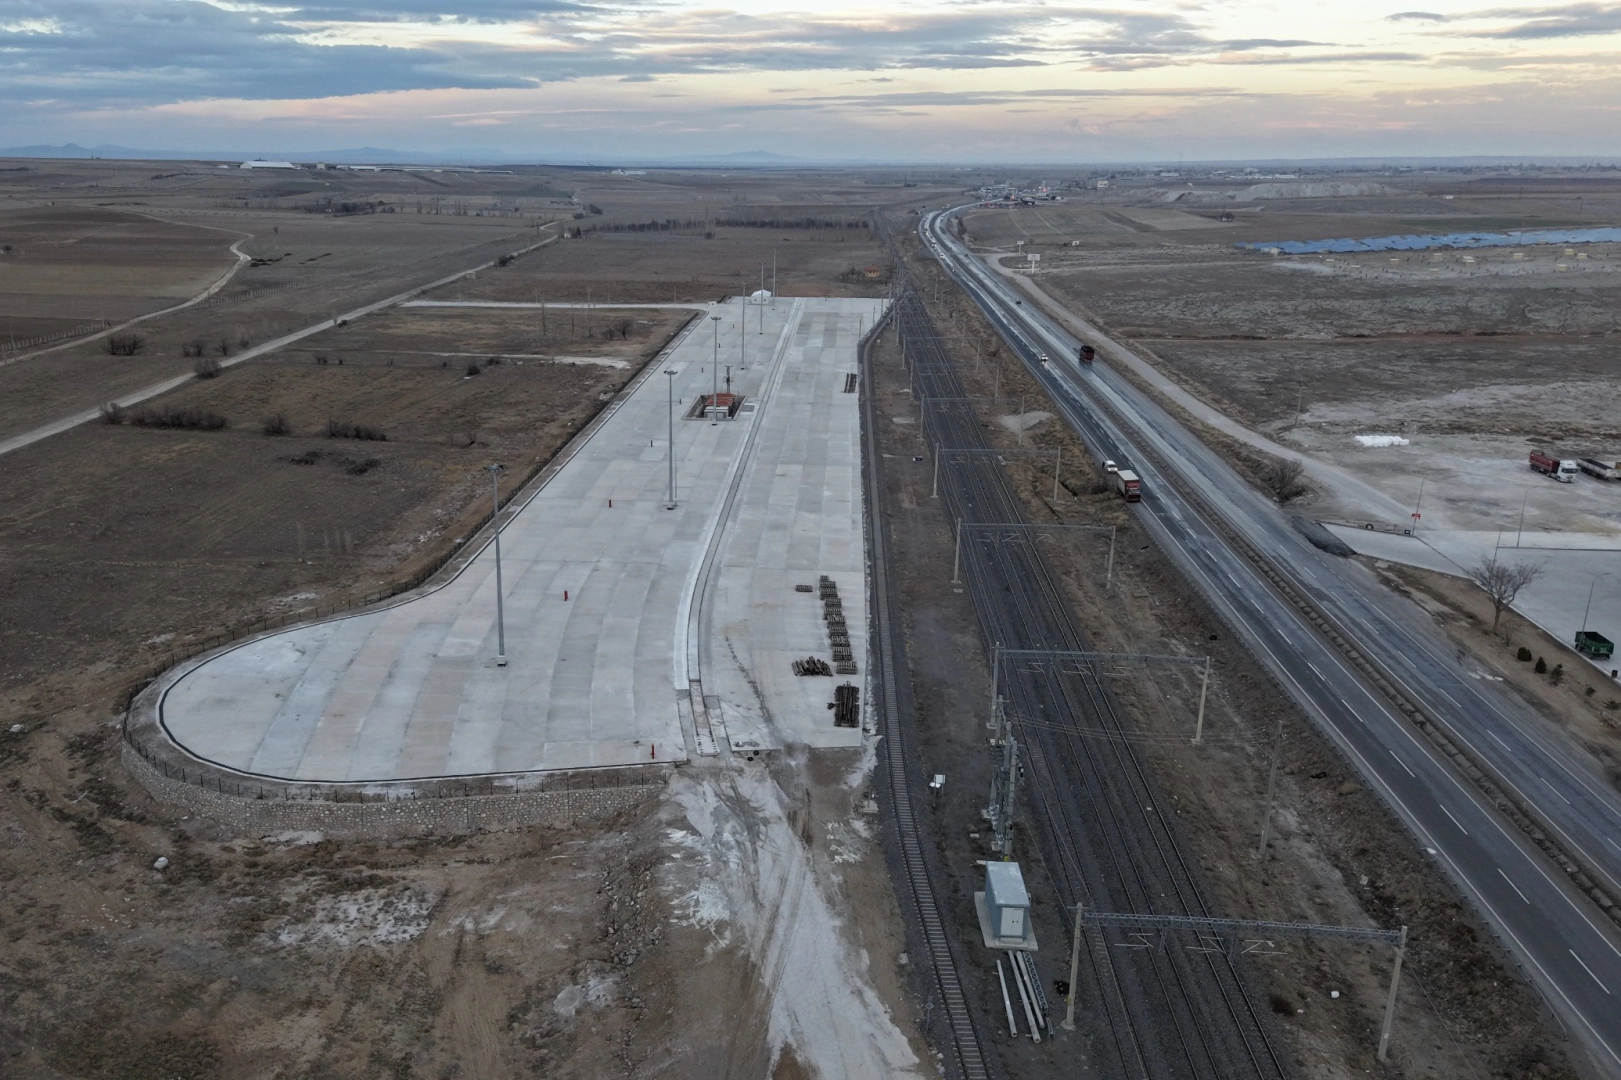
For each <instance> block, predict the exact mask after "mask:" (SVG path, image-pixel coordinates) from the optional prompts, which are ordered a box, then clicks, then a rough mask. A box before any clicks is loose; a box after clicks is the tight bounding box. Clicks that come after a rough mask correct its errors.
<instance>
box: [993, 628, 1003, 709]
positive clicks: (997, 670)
mask: <svg viewBox="0 0 1621 1080" xmlns="http://www.w3.org/2000/svg"><path fill="white" fill-rule="evenodd" d="M1001 698H1002V643H1001V642H1000V641H998V642H996V643H995V644H993V645H992V646H991V718H992V719H996V718H997V712H996V703H997V702H998V701H1000V700H1001Z"/></svg>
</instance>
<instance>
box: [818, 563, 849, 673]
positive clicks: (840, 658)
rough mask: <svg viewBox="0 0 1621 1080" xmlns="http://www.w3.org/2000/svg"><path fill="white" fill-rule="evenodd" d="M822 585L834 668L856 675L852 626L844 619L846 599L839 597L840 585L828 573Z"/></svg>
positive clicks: (824, 619)
mask: <svg viewBox="0 0 1621 1080" xmlns="http://www.w3.org/2000/svg"><path fill="white" fill-rule="evenodd" d="M820 587H821V594H822V620H823V621H824V622H826V623H827V640H828V644H829V645H830V646H832V648H833V665H834V669H835V670H836V671H838V673H839V674H840V675H854V674H855V673H856V658H855V653H854V652H853V651H851V648H850V628H849V626H848V625H847V624H846V623H845V621H844V601H843V600H840V599H839V587H838V585H837V584H835V583H834V581H833V579H832V578H830V577H828V576H827V575H826V574H823V575H822V579H821V582H820Z"/></svg>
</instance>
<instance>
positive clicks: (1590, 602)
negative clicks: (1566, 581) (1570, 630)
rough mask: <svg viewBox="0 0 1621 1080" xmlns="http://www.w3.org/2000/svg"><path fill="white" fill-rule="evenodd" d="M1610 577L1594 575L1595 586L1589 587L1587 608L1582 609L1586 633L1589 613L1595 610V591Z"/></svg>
mask: <svg viewBox="0 0 1621 1080" xmlns="http://www.w3.org/2000/svg"><path fill="white" fill-rule="evenodd" d="M1613 572H1614V571H1611V573H1613ZM1609 576H1610V575H1609V574H1594V575H1593V584H1591V585H1589V586H1588V587H1587V606H1586V607H1584V608H1582V631H1583V632H1584V633H1585V632H1586V630H1587V613H1588V612H1590V611H1592V610H1593V590H1594V589H1596V588H1598V583H1599V582H1600V581H1602V580H1603V579H1604V578H1607V577H1609Z"/></svg>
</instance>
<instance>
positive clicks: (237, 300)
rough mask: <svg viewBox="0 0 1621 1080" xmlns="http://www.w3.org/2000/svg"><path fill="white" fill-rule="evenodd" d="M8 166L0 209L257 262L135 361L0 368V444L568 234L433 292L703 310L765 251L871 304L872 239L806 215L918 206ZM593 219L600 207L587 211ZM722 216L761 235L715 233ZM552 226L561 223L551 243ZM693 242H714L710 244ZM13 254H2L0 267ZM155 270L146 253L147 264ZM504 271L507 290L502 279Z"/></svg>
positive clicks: (72, 165)
mask: <svg viewBox="0 0 1621 1080" xmlns="http://www.w3.org/2000/svg"><path fill="white" fill-rule="evenodd" d="M159 164H161V165H162V168H157V165H159ZM18 168H19V169H21V170H22V171H17V172H0V193H3V194H4V196H5V199H4V200H0V207H4V208H5V211H0V214H3V213H5V212H9V213H15V214H23V213H36V214H37V213H46V212H49V213H52V214H58V215H66V214H69V213H70V212H71V213H74V214H84V213H89V214H98V213H128V214H149V215H152V216H154V217H159V218H163V219H165V220H169V221H173V222H177V223H179V225H180V226H183V227H187V228H191V229H193V231H195V227H202V226H207V227H209V228H211V229H217V230H220V231H219V232H217V233H206V234H205V235H214V236H220V237H224V238H225V243H226V244H229V243H230V242H231V240H233V239H236V238H239V237H242V236H248V237H250V239H248V240H246V241H245V242H244V243H243V244H242V246H241V249H240V250H242V251H244V252H246V253H247V254H248V255H250V256H252V257H253V262H252V263H250V264H248V265H245V266H244V267H243V268H242V269H241V270H239V271H238V272H237V273H236V274H235V276H233V278H232V279H231V281H230V283H229V284H228V285H227V286H225V287H224V288H223V289H221V290H220V291H219V293H217V294H216V295H215V296H213V297H210V298H209V299H208V301H207V302H205V303H202V304H198V305H196V306H194V307H188V308H186V309H184V310H182V311H177V312H174V313H171V314H167V315H162V316H159V317H156V318H153V319H150V320H147V321H143V322H142V323H140V324H139V325H138V327H136V328H134V332H135V333H137V334H138V335H139V336H140V338H141V341H142V347H141V350H140V352H139V353H138V354H137V355H135V356H111V355H109V354H108V351H107V347H108V343H107V341H106V340H105V339H103V338H99V337H98V338H96V339H93V340H87V341H83V342H80V343H74V342H71V341H70V342H67V343H65V344H63V345H61V346H55V347H51V348H50V349H49V351H45V352H43V353H39V352H33V353H30V352H24V353H23V354H22V356H21V357H20V358H19V357H9V358H5V359H11V360H15V361H16V362H11V363H0V437H4V436H6V435H15V434H18V433H20V432H24V431H28V430H31V429H32V428H34V427H36V426H39V425H41V424H45V423H48V422H50V421H52V420H54V419H56V418H58V417H61V416H64V415H69V414H72V413H75V412H82V411H84V410H86V409H92V408H94V407H96V406H97V405H99V404H101V403H102V402H105V401H108V400H111V399H112V398H114V397H118V396H121V395H123V394H127V393H130V392H132V391H134V390H137V389H139V388H141V387H144V386H148V385H151V384H153V383H156V382H159V381H161V380H163V379H165V378H169V377H173V376H175V375H179V374H184V373H185V372H187V371H189V370H190V369H191V367H192V365H193V363H194V360H193V359H192V358H190V357H188V356H186V355H185V354H186V353H187V352H188V351H190V350H191V349H192V347H194V346H196V345H198V344H199V343H200V344H201V347H202V348H203V350H204V351H205V352H207V353H209V354H210V355H218V352H219V350H220V349H221V348H222V347H223V348H224V349H225V350H226V351H228V352H237V351H240V350H241V348H243V347H244V344H243V343H244V342H246V343H249V344H252V343H258V342H263V341H266V340H269V339H273V338H275V337H278V336H280V335H282V334H286V333H289V332H292V331H294V330H298V329H301V328H303V327H307V326H311V325H313V324H316V323H319V322H321V321H323V320H325V319H329V318H331V317H332V316H333V315H334V314H335V313H337V312H340V311H344V310H349V309H352V308H353V307H356V306H359V305H361V304H364V303H367V302H373V301H377V300H381V299H384V298H386V297H389V296H393V295H396V294H398V293H401V292H404V291H406V290H408V289H410V288H413V287H417V286H421V285H423V284H426V283H427V282H431V281H435V280H438V279H440V278H442V277H445V276H448V275H450V274H454V273H457V272H459V271H464V270H468V269H470V268H472V267H474V266H477V265H479V264H481V263H483V262H487V261H490V260H494V259H497V258H499V257H500V256H502V255H505V254H509V253H511V252H513V251H515V250H518V249H519V248H521V247H523V246H525V245H529V244H534V243H536V242H537V241H539V240H543V239H545V238H546V237H548V236H551V235H554V234H556V233H557V232H559V231H561V230H562V228H563V225H564V224H567V225H568V226H569V228H570V229H573V228H580V229H585V230H595V231H586V232H585V233H584V235H583V237H582V238H581V239H579V240H578V241H570V243H569V244H552V245H550V246H548V247H546V248H543V249H541V250H539V251H535V252H532V253H530V254H528V255H525V256H522V257H520V258H519V259H518V260H517V261H516V262H514V263H512V264H511V265H510V266H504V267H498V268H492V269H491V270H490V271H489V272H487V273H485V274H483V275H480V278H479V280H478V281H476V282H468V283H466V285H465V286H461V285H455V286H451V287H449V288H447V289H445V290H442V291H441V292H439V293H437V294H436V295H437V296H439V297H441V298H449V299H454V298H456V297H458V296H462V295H465V296H467V297H469V298H473V297H486V298H491V297H495V298H502V299H522V300H532V299H536V298H539V299H546V300H558V301H566V300H586V299H588V298H590V299H595V300H598V301H602V300H613V299H618V300H621V301H637V302H645V301H658V300H664V299H669V298H671V297H674V298H676V299H680V300H704V301H706V300H712V299H715V298H717V297H719V296H722V295H728V294H735V293H737V292H740V291H752V290H753V289H755V288H758V286H759V272H760V266H761V264H762V263H765V264H766V265H767V268H768V272H769V266H770V263H771V261H772V257H773V253H775V256H776V261H777V267H778V284H779V288H780V289H781V290H782V291H784V292H789V293H794V292H797V293H800V294H802V295H828V294H831V295H876V294H878V293H881V291H882V289H883V287H884V285H883V282H881V281H880V282H872V281H867V280H866V279H865V278H864V276H862V275H860V273H859V271H861V270H864V269H865V267H866V266H868V265H870V264H872V263H873V262H874V261H875V260H876V259H877V258H878V255H879V252H878V249H877V248H876V247H875V246H874V245H873V244H872V242H871V240H870V239H869V238H868V234H867V230H865V229H863V228H858V227H850V228H843V227H840V228H836V229H835V228H807V227H801V226H803V224H804V219H805V218H807V217H810V218H813V219H814V220H815V221H818V222H824V221H836V222H839V223H840V224H841V225H842V224H844V223H847V222H861V221H868V220H870V217H871V215H870V210H871V207H872V206H873V205H875V204H877V203H878V202H887V201H893V200H896V199H913V198H919V197H926V193H924V194H921V195H920V192H919V191H918V190H917V189H913V190H904V189H900V188H899V186H898V183H896V184H895V185H894V186H889V185H888V184H885V183H880V182H877V181H872V180H861V179H859V178H853V177H851V176H848V175H846V174H844V173H839V172H829V173H806V174H791V175H784V176H777V175H775V174H771V173H746V174H738V175H728V174H725V173H718V172H706V171H702V170H690V171H685V172H679V171H671V172H667V173H665V172H661V173H658V174H657V175H656V176H654V177H651V178H641V177H623V176H615V175H614V174H613V173H611V172H609V171H607V170H601V169H592V170H587V169H578V170H569V169H538V168H533V167H529V168H525V167H515V168H513V169H512V170H510V171H508V172H474V171H466V170H463V171H457V170H445V171H442V172H431V171H423V172H409V173H406V172H342V171H331V170H327V171H320V172H315V171H308V170H300V171H298V172H283V171H280V170H274V171H272V170H241V169H218V168H214V167H213V166H211V165H206V164H204V165H199V164H197V163H178V162H177V163H167V162H165V163H152V162H138V163H129V162H33V161H31V162H28V163H27V164H25V165H20V166H18ZM593 206H594V207H596V208H597V209H599V210H601V211H602V213H601V214H594V213H591V212H590V210H589V208H590V207H593ZM13 207H15V209H12V208H13ZM575 215H578V219H576V216H575ZM689 218H690V219H691V221H692V222H693V224H691V226H690V227H688V226H687V225H683V226H682V227H681V228H680V229H679V230H676V231H673V232H659V233H627V232H613V231H606V230H608V229H611V228H615V227H619V226H624V225H631V224H637V223H645V222H646V221H648V220H653V219H657V220H660V221H662V220H665V219H676V220H679V221H683V222H686V221H688V220H689ZM734 219H735V220H741V221H751V222H761V223H764V224H759V225H755V226H744V227H736V228H728V227H719V228H717V227H714V226H713V222H714V221H716V220H734ZM135 220H147V219H145V218H137V219H135ZM549 222H558V223H559V224H556V225H553V226H552V227H551V228H550V229H549V230H548V229H547V228H545V226H546V224H547V223H549ZM773 223H774V224H773ZM796 223H797V224H796ZM777 225H783V227H781V228H779V227H777ZM706 233H714V234H715V235H714V236H713V238H707V239H706V237H705V234H706ZM570 244H573V245H575V246H570ZM9 257H10V256H0V266H3V265H4V263H3V260H4V259H5V258H9ZM166 257H167V256H165V255H163V254H162V253H160V252H156V251H154V252H153V258H154V260H157V261H161V259H162V258H166ZM503 273H505V274H507V275H508V276H510V277H511V278H512V279H513V280H512V281H510V282H505V281H503V280H502V274H503ZM87 290H88V286H87ZM198 291H201V290H200V289H199V290H198ZM61 292H62V299H61V300H60V301H59V302H60V303H63V304H69V305H78V306H83V305H84V304H86V303H90V304H91V306H94V303H93V301H94V292H93V290H88V291H84V294H83V295H80V291H79V290H78V286H77V284H76V283H73V282H64V283H63V286H62V290H61ZM75 297H77V299H74V298H75ZM75 309H77V308H75ZM0 325H3V324H0Z"/></svg>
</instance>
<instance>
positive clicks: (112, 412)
mask: <svg viewBox="0 0 1621 1080" xmlns="http://www.w3.org/2000/svg"><path fill="white" fill-rule="evenodd" d="M101 422H102V423H103V424H122V423H123V422H124V406H122V405H120V404H119V403H118V402H116V401H109V402H108V403H107V404H105V405H103V406H102V407H101Z"/></svg>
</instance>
